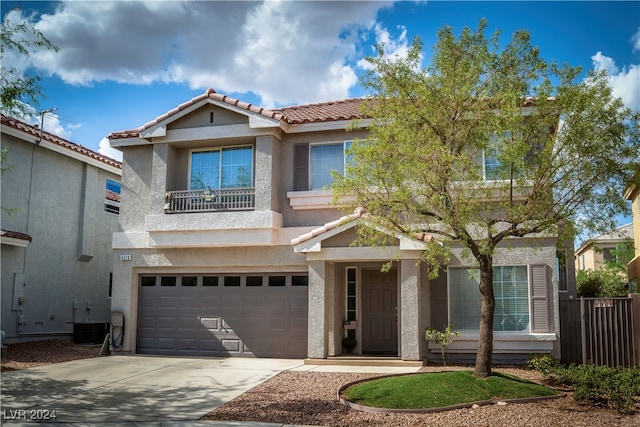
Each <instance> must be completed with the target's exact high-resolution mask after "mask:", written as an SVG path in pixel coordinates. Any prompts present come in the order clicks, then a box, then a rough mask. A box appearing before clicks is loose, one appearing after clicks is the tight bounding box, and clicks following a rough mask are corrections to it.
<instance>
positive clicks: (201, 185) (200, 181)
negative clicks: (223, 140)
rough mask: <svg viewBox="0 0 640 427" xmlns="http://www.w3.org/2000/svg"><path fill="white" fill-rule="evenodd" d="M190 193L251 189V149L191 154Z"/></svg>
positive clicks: (207, 151) (243, 148)
mask: <svg viewBox="0 0 640 427" xmlns="http://www.w3.org/2000/svg"><path fill="white" fill-rule="evenodd" d="M190 161H191V168H190V176H189V189H190V190H204V189H207V188H212V189H213V188H215V189H218V188H244V187H253V147H251V146H242V147H225V148H219V149H213V150H212V149H207V150H199V151H192V152H191V159H190Z"/></svg>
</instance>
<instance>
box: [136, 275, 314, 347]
mask: <svg viewBox="0 0 640 427" xmlns="http://www.w3.org/2000/svg"><path fill="white" fill-rule="evenodd" d="M139 290H140V292H139V294H138V297H139V298H138V301H139V302H138V330H137V352H138V353H143V354H162V355H198V356H206V355H210V356H248V357H254V356H255V357H282V358H288V357H289V358H303V357H306V355H307V276H302V275H291V274H282V275H274V274H268V275H267V274H265V275H259V274H258V275H226V276H225V275H216V276H213V275H211V276H208V275H162V276H155V275H149V276H141V278H140V288H139Z"/></svg>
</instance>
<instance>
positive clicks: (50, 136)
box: [0, 114, 122, 169]
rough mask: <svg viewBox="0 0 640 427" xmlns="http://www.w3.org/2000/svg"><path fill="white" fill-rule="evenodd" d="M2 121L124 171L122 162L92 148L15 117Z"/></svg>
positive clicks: (2, 117)
mask: <svg viewBox="0 0 640 427" xmlns="http://www.w3.org/2000/svg"><path fill="white" fill-rule="evenodd" d="M0 120H1V122H2V124H3V125H5V126H8V127H10V128H13V129H16V130H19V131H21V132H25V133H28V134H29V135H32V136H34V137H37V138H40V139H42V140H46V141H49V142H51V143H53V144H56V145H59V146H61V147H64V148H66V149H68V150H71V151H75V152H76V153H80V154H82V155H85V156H87V157H90V158H92V159H94V160H98V161H100V162H103V163H106V164H107V165H110V166H113V167H116V168H118V169H122V162H119V161H117V160H115V159H112V158H111V157H108V156H105V155H103V154H101V153H99V152H97V151H93V150H91V149H90V148H87V147H85V146H83V145H80V144H77V143H75V142H71V141H69V140H66V139H64V138H62V137H60V136H58V135H55V134H52V133H49V132H47V131H44V130H42V129H40V128H39V127H37V126H33V125H30V124H28V123H25V122H23V121H21V120H18V119H16V118H14V117H8V116H5V115H4V114H2V115H0Z"/></svg>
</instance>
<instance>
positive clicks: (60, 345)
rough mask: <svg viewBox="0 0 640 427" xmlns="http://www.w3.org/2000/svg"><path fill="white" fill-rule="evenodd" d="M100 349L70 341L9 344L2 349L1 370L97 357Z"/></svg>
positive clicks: (56, 340) (57, 340)
mask: <svg viewBox="0 0 640 427" xmlns="http://www.w3.org/2000/svg"><path fill="white" fill-rule="evenodd" d="M100 347H101V346H99V345H98V346H95V345H77V344H74V343H73V341H71V340H61V339H55V340H44V341H32V342H25V343H18V344H9V345H7V346H6V348H3V349H2V370H3V371H12V370H13V371H14V370H18V369H25V368H33V367H36V366H42V365H50V364H51V363H60V362H66V361H69V360H78V359H89V358H92V357H99V356H100Z"/></svg>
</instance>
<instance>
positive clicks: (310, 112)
mask: <svg viewBox="0 0 640 427" xmlns="http://www.w3.org/2000/svg"><path fill="white" fill-rule="evenodd" d="M362 102H363V99H361V98H353V99H343V100H341V101H330V102H322V103H318V104H307V105H298V106H292V107H285V108H276V109H274V110H273V111H276V112H280V113H282V115H283V118H284V121H285V122H287V123H289V124H301V123H316V122H331V121H338V120H355V119H361V118H363V114H362V111H361V105H362Z"/></svg>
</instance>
